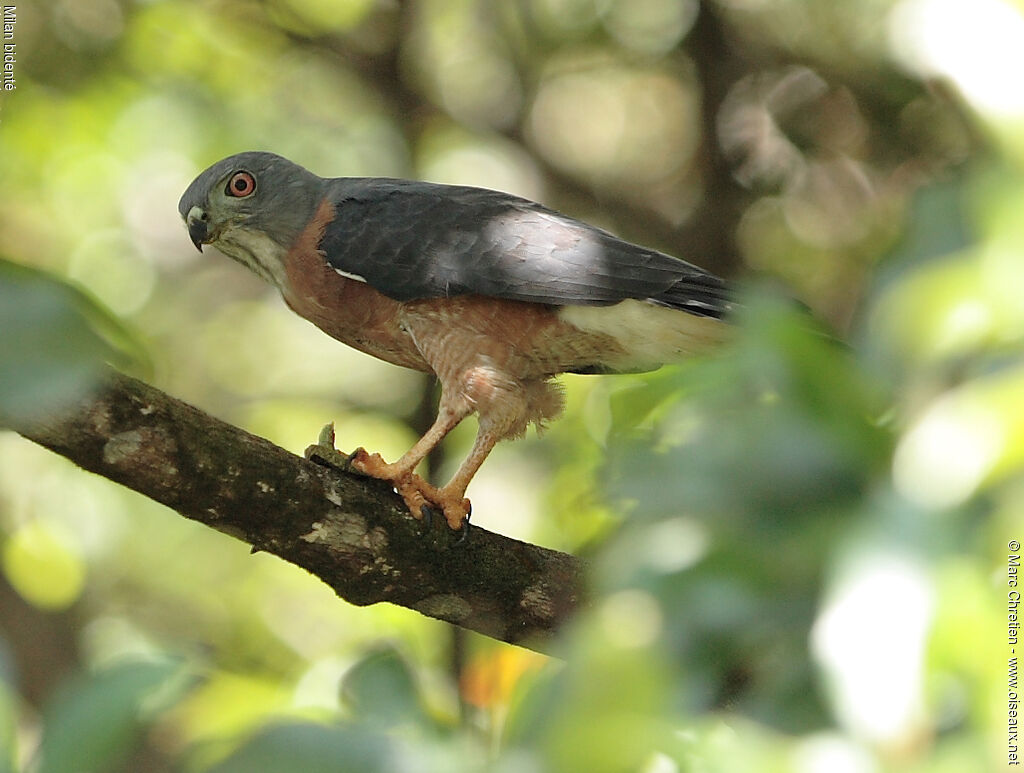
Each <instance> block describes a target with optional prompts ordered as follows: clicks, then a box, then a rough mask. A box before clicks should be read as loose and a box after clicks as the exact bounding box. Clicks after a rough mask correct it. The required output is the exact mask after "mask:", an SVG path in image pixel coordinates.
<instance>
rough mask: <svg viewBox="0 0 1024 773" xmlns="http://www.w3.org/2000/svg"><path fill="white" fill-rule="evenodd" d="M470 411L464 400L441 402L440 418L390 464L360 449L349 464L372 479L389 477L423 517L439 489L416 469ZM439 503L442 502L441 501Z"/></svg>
mask: <svg viewBox="0 0 1024 773" xmlns="http://www.w3.org/2000/svg"><path fill="white" fill-rule="evenodd" d="M469 413H470V406H469V405H468V404H465V403H463V402H458V403H454V404H453V403H450V402H448V401H446V400H442V401H441V406H440V409H439V410H438V414H437V419H435V421H434V423H433V424H432V425H431V427H430V429H428V430H427V431H426V433H425V434H424V435H423V437H421V438H420V439H419V440H417V441H416V443H415V445H413V447H412V448H410V449H409V450H408V451H406V452H405V453H404V454H403V455H402V457H401V458H400V459H398V461H395V462H392V463H390V464H388V463H387V462H385V461H384V459H383V458H381V455H380V454H370V453H367V452H366V451H365V450H364V449H362V448H358V449H356V451H355V452H354V453H353V454H352V456H351V457H350V458H349V466H350V467H351V469H353V470H355V471H356V472H361V473H362V474H363V475H368V476H370V477H371V478H379V479H381V480H386V481H388V482H389V483H391V485H392V486H394V487H395V490H396V491H398V493H399V494H401V495H402V498H403V499H404V500H405V504H406V505H407V506H408V508H409V511H410V512H411V513H412V514H413V516H414V517H416V518H422V517H423V508H424V507H425V506H429V505H430V504H431V503H432V502H433V497H432V496H431V495H432V494H433V492H435V491H438V489H436V488H435V487H434V486H431V485H430V484H429V483H427V482H426V481H425V480H423V478H421V477H420V476H419V475H416V474H415V473H414V472H413V471H414V470H415V469H416V467H417V465H418V464H419V463H420V462H421V461H423V459H424V457H426V455H427V454H429V453H430V452H431V451H432V450H433V448H434V447H435V446H436V445H437V444H438V443H440V442H441V440H443V439H444V436H445V435H447V434H448V433H449V432H451V430H452V429H454V428H455V425H457V424H458V423H459V422H460V421H462V420H463V419H464V418H466V416H467V415H468V414H469ZM438 504H440V503H438Z"/></svg>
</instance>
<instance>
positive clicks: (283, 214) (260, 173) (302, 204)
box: [178, 151, 325, 286]
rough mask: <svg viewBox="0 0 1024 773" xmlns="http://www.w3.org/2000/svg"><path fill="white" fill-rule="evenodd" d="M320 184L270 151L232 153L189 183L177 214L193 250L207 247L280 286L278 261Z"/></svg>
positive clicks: (319, 193)
mask: <svg viewBox="0 0 1024 773" xmlns="http://www.w3.org/2000/svg"><path fill="white" fill-rule="evenodd" d="M324 183H325V181H324V180H323V179H321V178H320V177H317V176H316V175H315V174H313V173H312V172H308V171H306V170H305V169H303V168H302V167H301V166H299V165H298V164H293V163H292V162H291V161H289V160H288V159H286V158H282V157H281V156H278V155H275V154H273V153H264V152H262V151H249V152H246V153H238V154H236V155H234V156H229V157H228V158H225V159H223V160H222V161H218V162H217V163H216V164H214V165H213V166H211V167H210V168H209V169H207V170H206V171H205V172H203V173H202V174H200V175H199V176H198V177H197V178H196V179H195V180H193V181H192V184H191V185H189V186H188V189H187V190H186V191H185V193H184V194H183V195H182V197H181V200H180V201H179V202H178V212H179V213H180V214H181V217H182V219H183V220H184V221H185V224H186V225H187V226H188V234H189V236H190V237H191V239H192V243H193V244H195V245H196V248H197V249H199V250H200V251H202V245H204V244H212V245H213V246H215V247H216V248H217V249H219V250H220V251H221V252H223V253H224V254H225V255H227V256H228V257H231V258H234V259H235V260H237V261H238V262H239V263H242V264H243V265H245V266H248V267H249V268H250V269H252V270H253V271H255V272H256V273H257V274H258V275H259V276H261V277H263V278H264V279H266V280H267V281H269V282H272V283H274V284H277V285H279V286H280V285H281V284H282V282H283V270H284V269H283V265H284V264H283V261H284V257H285V255H287V253H288V250H289V248H290V247H291V246H292V244H294V242H295V240H296V239H297V238H298V236H299V234H300V233H302V229H303V228H305V226H306V225H307V224H308V223H309V221H310V220H311V219H312V217H313V214H314V213H315V211H316V208H317V205H318V204H319V203H320V201H321V199H322V198H323V196H324Z"/></svg>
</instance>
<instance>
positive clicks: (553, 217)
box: [320, 178, 730, 317]
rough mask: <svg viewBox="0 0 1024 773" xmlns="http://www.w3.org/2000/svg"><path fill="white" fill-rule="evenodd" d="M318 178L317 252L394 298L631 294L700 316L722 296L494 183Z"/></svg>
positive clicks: (555, 301)
mask: <svg viewBox="0 0 1024 773" xmlns="http://www.w3.org/2000/svg"><path fill="white" fill-rule="evenodd" d="M327 190H328V197H329V199H330V201H331V203H332V204H334V206H335V216H334V219H333V220H332V221H331V222H330V223H329V224H328V225H327V228H326V230H325V232H324V238H323V241H322V242H321V245H320V246H321V249H323V251H324V253H325V255H326V256H327V260H328V261H329V262H330V264H331V265H332V266H334V267H335V268H336V269H339V270H340V271H343V272H345V273H348V274H355V275H357V276H359V277H362V278H363V279H365V280H366V281H367V282H368V283H369V284H370V285H371V286H372V287H374V288H375V289H377V290H379V291H380V292H381V293H383V294H384V295H387V296H388V297H390V298H394V299H396V300H401V301H406V300H413V299H420V298H438V297H447V296H453V295H465V294H477V295H486V296H492V297H497V298H508V299H513V300H520V301H530V302H534V303H545V304H550V305H554V306H566V305H586V306H598V305H609V304H613V303H618V302H619V301H623V300H626V299H627V298H637V299H645V300H650V301H652V302H654V303H658V304H661V305H665V306H671V307H674V308H679V309H682V310H684V311H688V312H690V313H691V314H697V315H700V316H710V317H720V316H722V315H723V314H724V313H725V312H726V311H727V310H728V308H729V305H730V303H729V297H728V292H727V289H726V287H725V284H724V282H723V281H722V280H721V279H719V278H718V277H716V276H714V275H713V274H709V273H708V272H706V271H704V270H703V269H700V268H698V267H697V266H693V265H691V264H689V263H686V262H684V261H682V260H679V259H678V258H673V257H671V256H669V255H665V254H664V253H661V252H657V251H656V250H651V249H646V248H644V247H639V246H637V245H634V244H630V243H629V242H624V241H622V240H621V239H618V238H616V237H615V236H613V235H612V234H610V233H608V232H607V231H603V230H601V229H599V228H595V227H593V226H590V225H587V224H586V223H582V222H580V221H578V220H574V219H572V218H570V217H566V216H565V215H561V214H559V213H557V212H554V211H552V210H549V209H547V208H545V207H542V206H541V205H539V204H535V203H533V202H531V201H527V200H526V199H521V198H518V197H516V196H511V195H509V194H506V193H499V192H497V191H490V190H485V189H482V188H469V187H463V186H451V185H436V184H431V183H423V182H415V181H408V180H392V179H380V178H338V179H336V180H332V181H330V183H329V184H328V188H327Z"/></svg>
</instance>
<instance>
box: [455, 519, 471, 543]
mask: <svg viewBox="0 0 1024 773" xmlns="http://www.w3.org/2000/svg"><path fill="white" fill-rule="evenodd" d="M468 536H469V513H466V515H465V516H464V517H463V519H462V526H460V527H459V538H458V539H457V540H455V545H454V547H458V546H459V545H462V544H463V543H464V542H465V541H466V537H468Z"/></svg>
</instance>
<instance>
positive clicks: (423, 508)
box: [420, 505, 434, 534]
mask: <svg viewBox="0 0 1024 773" xmlns="http://www.w3.org/2000/svg"><path fill="white" fill-rule="evenodd" d="M420 520H421V521H423V528H422V529H421V530H420V534H427V533H429V532H430V527H431V525H432V524H433V523H434V508H432V507H431V506H430V505H420Z"/></svg>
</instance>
